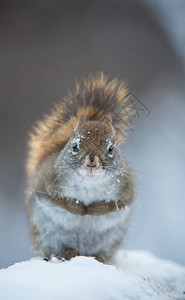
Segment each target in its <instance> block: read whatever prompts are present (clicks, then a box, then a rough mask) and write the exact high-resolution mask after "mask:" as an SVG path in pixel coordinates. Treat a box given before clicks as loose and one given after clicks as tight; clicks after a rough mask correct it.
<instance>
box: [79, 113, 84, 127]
mask: <svg viewBox="0 0 185 300" xmlns="http://www.w3.org/2000/svg"><path fill="white" fill-rule="evenodd" d="M85 122H86V117H85V114H84V113H83V114H81V115H80V117H79V123H78V126H80V125H83V124H84V123H85Z"/></svg>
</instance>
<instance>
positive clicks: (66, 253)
mask: <svg viewBox="0 0 185 300" xmlns="http://www.w3.org/2000/svg"><path fill="white" fill-rule="evenodd" d="M75 256H80V253H79V252H77V251H76V250H74V249H70V248H69V249H66V250H65V251H64V252H63V253H62V259H66V260H70V259H71V258H73V257H75Z"/></svg>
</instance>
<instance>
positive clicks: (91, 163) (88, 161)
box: [83, 154, 100, 172]
mask: <svg viewBox="0 0 185 300" xmlns="http://www.w3.org/2000/svg"><path fill="white" fill-rule="evenodd" d="M83 166H84V168H85V169H86V170H88V171H90V172H94V171H97V170H98V169H99V167H100V160H99V158H98V156H96V155H95V156H94V155H93V154H88V155H86V157H85V159H84V162H83Z"/></svg>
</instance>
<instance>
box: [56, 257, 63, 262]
mask: <svg viewBox="0 0 185 300" xmlns="http://www.w3.org/2000/svg"><path fill="white" fill-rule="evenodd" d="M57 258H58V260H60V261H61V262H64V261H65V258H64V257H57Z"/></svg>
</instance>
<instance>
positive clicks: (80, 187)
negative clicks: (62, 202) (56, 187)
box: [61, 169, 118, 205]
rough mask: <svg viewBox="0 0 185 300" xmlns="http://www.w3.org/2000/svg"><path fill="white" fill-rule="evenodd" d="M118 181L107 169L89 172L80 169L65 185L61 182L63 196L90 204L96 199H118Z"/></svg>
mask: <svg viewBox="0 0 185 300" xmlns="http://www.w3.org/2000/svg"><path fill="white" fill-rule="evenodd" d="M117 191H118V183H117V182H115V180H114V177H113V176H111V175H110V174H108V173H107V172H105V171H102V170H98V171H96V172H92V173H90V172H87V171H86V170H84V169H80V170H79V172H78V173H77V174H76V175H75V176H74V177H73V178H72V179H71V178H70V180H66V182H65V186H63V183H62V182H61V196H65V197H67V198H72V199H76V200H77V201H81V202H83V203H84V204H85V205H88V204H90V203H92V202H94V201H102V200H106V201H111V200H114V201H115V200H116V199H115V195H116V194H117Z"/></svg>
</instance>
